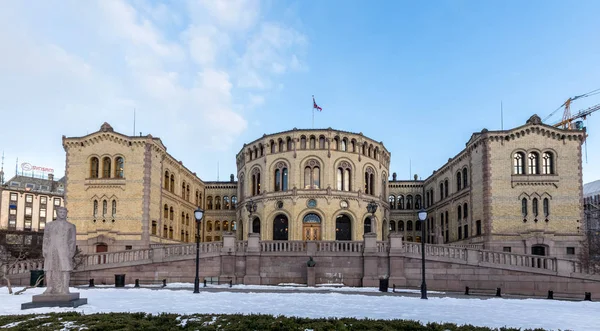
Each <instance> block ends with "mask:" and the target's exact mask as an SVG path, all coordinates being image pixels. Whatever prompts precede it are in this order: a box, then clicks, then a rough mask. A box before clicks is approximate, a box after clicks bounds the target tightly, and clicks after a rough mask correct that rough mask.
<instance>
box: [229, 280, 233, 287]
mask: <svg viewBox="0 0 600 331" xmlns="http://www.w3.org/2000/svg"><path fill="white" fill-rule="evenodd" d="M229 287H233V279H230V280H229Z"/></svg>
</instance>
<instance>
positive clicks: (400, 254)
mask: <svg viewBox="0 0 600 331" xmlns="http://www.w3.org/2000/svg"><path fill="white" fill-rule="evenodd" d="M388 238H389V239H390V253H389V254H390V255H389V257H390V287H392V286H393V285H394V284H396V286H406V275H405V274H404V249H403V236H402V234H400V233H390V234H389V236H388Z"/></svg>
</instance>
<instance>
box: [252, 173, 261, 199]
mask: <svg viewBox="0 0 600 331" xmlns="http://www.w3.org/2000/svg"><path fill="white" fill-rule="evenodd" d="M259 194H260V169H259V168H254V169H253V170H252V195H259Z"/></svg>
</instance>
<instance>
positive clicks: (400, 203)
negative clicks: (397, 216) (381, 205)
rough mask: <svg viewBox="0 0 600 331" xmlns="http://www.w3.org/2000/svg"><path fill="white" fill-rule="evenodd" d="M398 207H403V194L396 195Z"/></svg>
mask: <svg viewBox="0 0 600 331" xmlns="http://www.w3.org/2000/svg"><path fill="white" fill-rule="evenodd" d="M398 209H400V210H402V209H404V196H403V195H399V196H398Z"/></svg>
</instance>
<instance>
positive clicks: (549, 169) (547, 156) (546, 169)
mask: <svg viewBox="0 0 600 331" xmlns="http://www.w3.org/2000/svg"><path fill="white" fill-rule="evenodd" d="M542 170H543V174H544V175H552V174H554V160H553V159H552V153H551V152H544V154H543V155H542Z"/></svg>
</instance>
